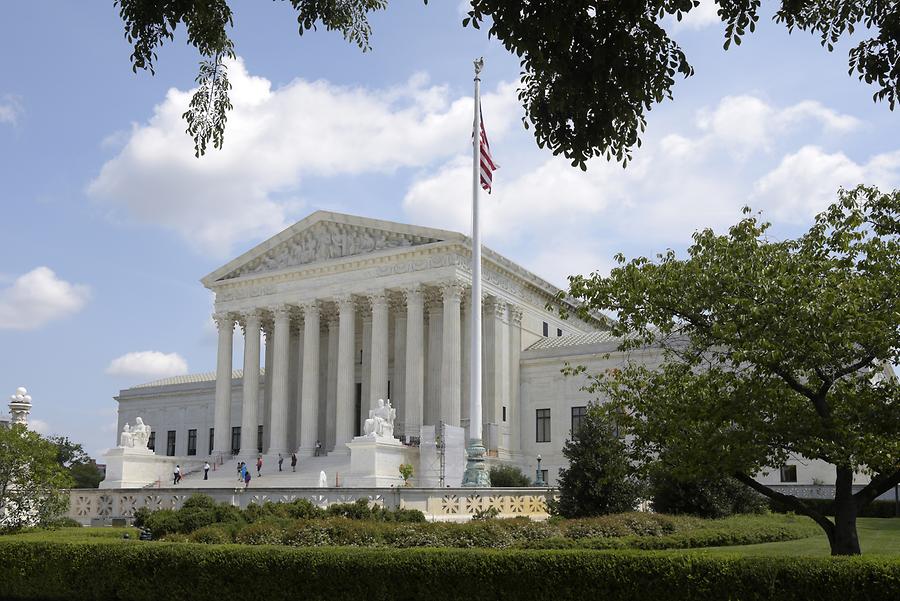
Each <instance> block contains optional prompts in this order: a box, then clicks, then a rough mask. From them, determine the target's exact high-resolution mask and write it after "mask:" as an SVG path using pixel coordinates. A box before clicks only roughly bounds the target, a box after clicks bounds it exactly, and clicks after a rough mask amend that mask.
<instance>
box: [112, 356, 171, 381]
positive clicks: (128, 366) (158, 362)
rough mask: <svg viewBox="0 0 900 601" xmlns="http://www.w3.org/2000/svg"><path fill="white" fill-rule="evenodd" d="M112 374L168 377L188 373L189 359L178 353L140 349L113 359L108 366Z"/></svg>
mask: <svg viewBox="0 0 900 601" xmlns="http://www.w3.org/2000/svg"><path fill="white" fill-rule="evenodd" d="M106 373H107V374H109V375H111V376H121V377H127V378H146V379H148V380H150V379H156V378H168V377H170V376H181V375H184V374H186V373H188V365H187V361H185V360H184V359H182V358H181V355H179V354H178V353H161V352H159V351H138V352H134V353H126V354H124V355H122V356H121V357H117V358H115V359H113V360H112V361H111V362H110V364H109V366H108V367H107V368H106Z"/></svg>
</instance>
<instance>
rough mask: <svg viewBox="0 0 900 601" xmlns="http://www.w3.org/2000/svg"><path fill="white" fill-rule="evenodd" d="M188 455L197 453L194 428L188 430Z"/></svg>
mask: <svg viewBox="0 0 900 601" xmlns="http://www.w3.org/2000/svg"><path fill="white" fill-rule="evenodd" d="M187 454H188V455H196V454H197V431H196V430H188V448H187Z"/></svg>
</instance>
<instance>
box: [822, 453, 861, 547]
mask: <svg viewBox="0 0 900 601" xmlns="http://www.w3.org/2000/svg"><path fill="white" fill-rule="evenodd" d="M836 475H837V478H836V479H835V482H834V534H833V535H831V536H829V537H828V542H829V543H831V554H832V555H859V554H860V550H859V537H858V536H857V534H856V514H857V511H858V508H857V506H856V499H855V498H854V497H853V470H852V469H851V468H849V467H838V468H837V473H836Z"/></svg>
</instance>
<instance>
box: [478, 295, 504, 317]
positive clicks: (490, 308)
mask: <svg viewBox="0 0 900 601" xmlns="http://www.w3.org/2000/svg"><path fill="white" fill-rule="evenodd" d="M483 307H484V312H485V314H488V315H491V316H492V317H498V318H501V319H502V318H504V317H506V302H505V301H503V300H501V299H499V298H497V297H496V296H489V297H487V299H486V300H485V302H484V305H483Z"/></svg>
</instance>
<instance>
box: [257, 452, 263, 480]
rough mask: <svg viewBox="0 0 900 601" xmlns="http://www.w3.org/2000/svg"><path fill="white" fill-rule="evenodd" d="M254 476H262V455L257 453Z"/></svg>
mask: <svg viewBox="0 0 900 601" xmlns="http://www.w3.org/2000/svg"><path fill="white" fill-rule="evenodd" d="M256 477H257V478H261V477H262V455H257V457H256Z"/></svg>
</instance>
